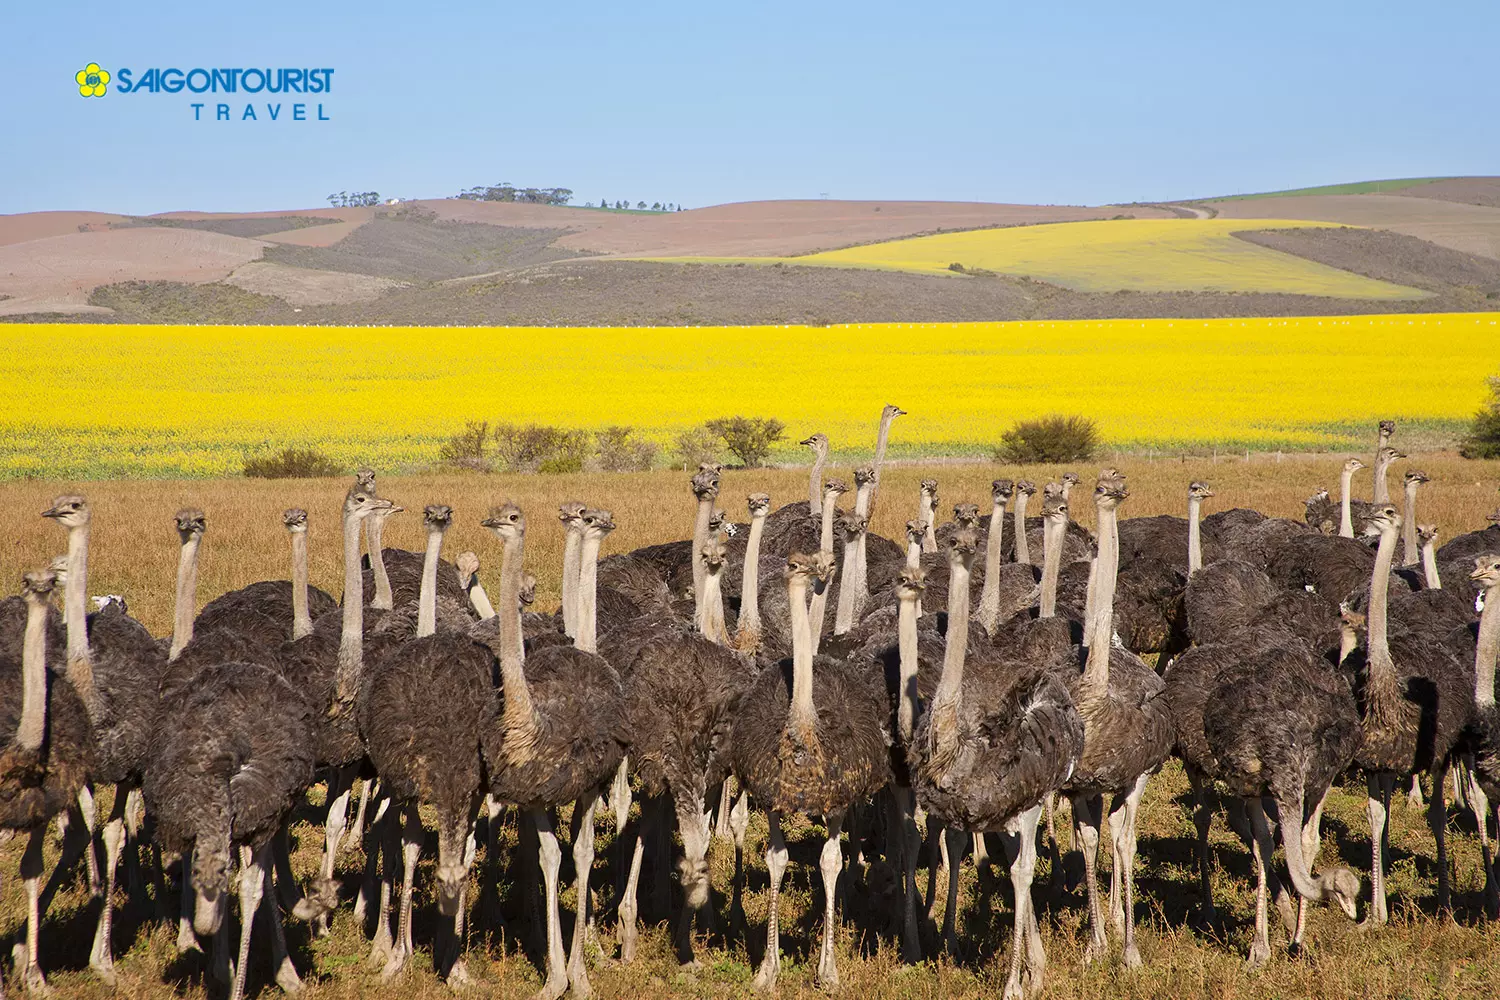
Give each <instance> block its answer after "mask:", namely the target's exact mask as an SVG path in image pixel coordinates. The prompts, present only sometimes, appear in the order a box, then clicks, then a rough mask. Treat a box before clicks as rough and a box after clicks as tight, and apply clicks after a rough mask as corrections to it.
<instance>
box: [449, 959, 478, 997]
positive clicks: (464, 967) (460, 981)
mask: <svg viewBox="0 0 1500 1000" xmlns="http://www.w3.org/2000/svg"><path fill="white" fill-rule="evenodd" d="M473 985H474V977H473V976H472V975H470V974H469V963H468V962H466V961H464V959H463V958H462V957H460V958H459V959H458V961H456V962H454V963H453V968H451V969H449V970H448V988H449V989H450V990H453V991H454V992H455V993H458V992H461V991H463V990H467V989H469V988H471V987H472V986H473Z"/></svg>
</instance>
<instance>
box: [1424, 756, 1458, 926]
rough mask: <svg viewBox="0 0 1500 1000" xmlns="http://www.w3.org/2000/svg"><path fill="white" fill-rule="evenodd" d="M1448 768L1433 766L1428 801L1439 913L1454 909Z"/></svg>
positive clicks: (1440, 764)
mask: <svg viewBox="0 0 1500 1000" xmlns="http://www.w3.org/2000/svg"><path fill="white" fill-rule="evenodd" d="M1447 783H1448V766H1447V764H1445V763H1443V762H1442V761H1438V762H1436V763H1434V764H1433V765H1432V798H1430V799H1428V801H1427V826H1428V827H1429V828H1430V829H1431V830H1432V839H1433V840H1434V841H1435V842H1436V844H1437V866H1438V873H1437V875H1438V880H1437V881H1438V885H1437V907H1438V912H1439V913H1447V912H1449V911H1450V910H1452V909H1453V898H1452V895H1451V889H1450V886H1449V878H1448V838H1447V836H1446V834H1447V830H1448V801H1447V792H1448V789H1447V788H1445V787H1444V786H1445V785H1446V784H1447Z"/></svg>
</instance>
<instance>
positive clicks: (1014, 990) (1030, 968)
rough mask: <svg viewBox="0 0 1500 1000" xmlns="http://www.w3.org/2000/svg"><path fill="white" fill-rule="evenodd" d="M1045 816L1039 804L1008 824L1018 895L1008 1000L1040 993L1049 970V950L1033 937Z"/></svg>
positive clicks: (1014, 886)
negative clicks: (1034, 885) (1035, 944)
mask: <svg viewBox="0 0 1500 1000" xmlns="http://www.w3.org/2000/svg"><path fill="white" fill-rule="evenodd" d="M1041 818H1042V806H1041V805H1040V804H1038V805H1035V806H1032V807H1031V808H1030V809H1028V810H1026V811H1025V812H1024V813H1022V814H1021V815H1020V816H1018V817H1016V818H1015V819H1014V820H1012V821H1011V823H1009V824H1008V825H1007V827H1006V833H1007V834H1009V835H1010V838H1012V839H1014V840H1015V841H1016V844H1015V857H1014V858H1013V859H1012V861H1011V863H1010V883H1011V888H1012V889H1013V890H1014V892H1015V898H1016V926H1015V932H1014V933H1013V934H1012V935H1011V946H1010V975H1009V976H1008V977H1007V978H1006V981H1005V994H1004V1000H1022V998H1023V997H1026V996H1031V995H1035V994H1036V993H1040V992H1041V989H1042V979H1043V974H1044V973H1045V971H1046V961H1047V958H1046V953H1045V952H1042V953H1041V954H1040V956H1038V955H1037V954H1035V953H1034V951H1033V949H1032V946H1031V940H1030V939H1031V929H1032V927H1033V924H1034V920H1033V916H1032V913H1033V910H1032V899H1031V882H1032V879H1033V878H1034V877H1035V876H1036V834H1037V827H1038V826H1039V825H1040V823H1041ZM1038 958H1040V961H1039V962H1038ZM1023 977H1024V978H1023Z"/></svg>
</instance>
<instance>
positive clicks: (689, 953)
mask: <svg viewBox="0 0 1500 1000" xmlns="http://www.w3.org/2000/svg"><path fill="white" fill-rule="evenodd" d="M726 784H727V783H726ZM672 798H673V800H674V801H675V802H676V804H677V829H678V830H679V831H681V833H682V864H681V868H680V881H681V882H682V915H681V918H680V920H679V922H678V924H677V960H678V962H680V963H682V964H683V965H687V966H696V965H697V964H698V961H697V959H696V958H695V957H694V956H693V926H694V924H695V923H697V922H699V921H703V922H704V923H705V924H707V923H708V922H709V921H710V920H711V919H712V917H713V910H712V909H711V908H710V907H709V905H708V904H709V901H710V885H709V874H708V842H709V829H708V813H707V812H706V811H705V810H704V808H703V799H702V798H701V797H695V796H693V795H692V794H690V793H688V792H686V791H685V792H683V794H681V795H674V796H673V797H672Z"/></svg>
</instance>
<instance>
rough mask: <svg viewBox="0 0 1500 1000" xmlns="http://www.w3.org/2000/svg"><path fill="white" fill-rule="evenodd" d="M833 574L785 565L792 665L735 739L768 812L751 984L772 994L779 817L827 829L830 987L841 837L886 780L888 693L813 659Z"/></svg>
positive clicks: (739, 723)
mask: <svg viewBox="0 0 1500 1000" xmlns="http://www.w3.org/2000/svg"><path fill="white" fill-rule="evenodd" d="M831 571H832V560H830V559H829V558H828V557H827V554H826V553H820V554H819V555H817V556H806V555H802V554H801V553H794V554H793V555H792V557H791V558H790V559H789V560H787V574H786V575H787V591H788V594H787V599H788V603H789V604H790V607H791V614H792V622H793V628H792V636H793V643H794V645H793V653H792V661H791V663H790V664H787V663H785V662H783V663H781V664H779V665H777V666H775V667H770V668H768V669H766V670H764V671H762V673H761V674H760V676H759V677H758V678H757V679H756V680H755V682H754V684H753V686H752V687H751V688H750V690H749V691H747V692H746V694H745V696H744V698H743V699H742V700H741V703H740V706H741V707H740V710H739V712H738V713H737V714H736V717H735V721H734V730H733V735H732V737H731V743H730V754H731V759H732V760H733V763H734V771H735V774H736V775H737V776H738V778H739V780H740V783H741V784H742V785H743V786H744V787H745V788H746V789H747V790H748V791H749V792H750V794H751V796H752V797H753V798H754V799H755V801H756V802H757V803H758V804H759V805H760V806H761V807H762V808H764V809H765V810H766V813H767V816H768V819H769V822H770V841H769V844H768V846H767V849H766V866H767V868H768V869H769V871H770V878H771V883H770V901H769V912H768V914H767V918H766V952H765V957H764V959H763V960H762V961H761V964H760V970H759V972H757V974H756V977H755V986H756V988H757V989H761V990H769V989H772V988H773V987H775V985H776V978H777V974H778V972H779V971H780V968H781V949H780V946H779V943H778V942H779V937H778V933H779V918H778V896H779V893H780V888H781V879H782V876H783V875H784V874H785V872H786V865H787V848H786V844H785V842H784V840H783V839H782V833H781V818H782V816H783V815H784V814H786V813H801V814H804V815H817V816H821V817H823V819H824V822H825V824H826V827H827V830H828V838H827V840H826V841H825V843H824V845H823V851H822V856H821V861H820V865H819V867H820V868H821V870H822V875H823V890H824V907H823V945H822V948H821V950H820V953H819V958H818V973H817V975H818V981H819V983H821V984H822V985H824V986H825V987H827V988H832V987H834V986H837V985H838V967H837V965H836V963H835V960H834V955H833V933H834V923H835V920H836V914H835V909H834V901H835V899H836V896H837V894H836V892H835V886H836V884H837V881H838V873H839V870H840V869H841V868H842V867H843V851H842V849H841V847H840V844H839V834H840V830H841V827H842V825H843V819H844V814H845V813H846V812H847V811H848V810H849V808H850V807H851V806H853V805H855V804H856V803H859V802H862V801H863V800H864V799H866V798H867V797H868V796H870V795H873V794H874V793H875V792H876V791H878V790H879V789H880V788H881V787H883V786H884V785H885V784H886V782H887V781H888V780H889V779H890V770H891V768H890V754H889V746H890V734H889V732H888V731H887V728H886V725H887V722H886V719H887V714H888V708H887V702H886V698H885V691H884V689H883V688H884V686H883V685H881V686H879V687H877V686H876V685H875V684H874V683H872V678H870V676H869V675H868V673H867V672H861V671H859V670H856V669H854V668H852V667H850V666H849V665H847V664H845V663H843V662H841V661H838V660H833V659H830V658H826V657H824V658H815V657H814V654H813V634H812V624H811V622H810V620H809V616H808V614H807V611H806V608H807V589H808V585H809V583H810V582H811V581H813V580H816V581H818V585H820V586H821V585H822V584H823V583H824V582H825V581H826V580H827V579H828V575H829V573H830V572H831Z"/></svg>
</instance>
